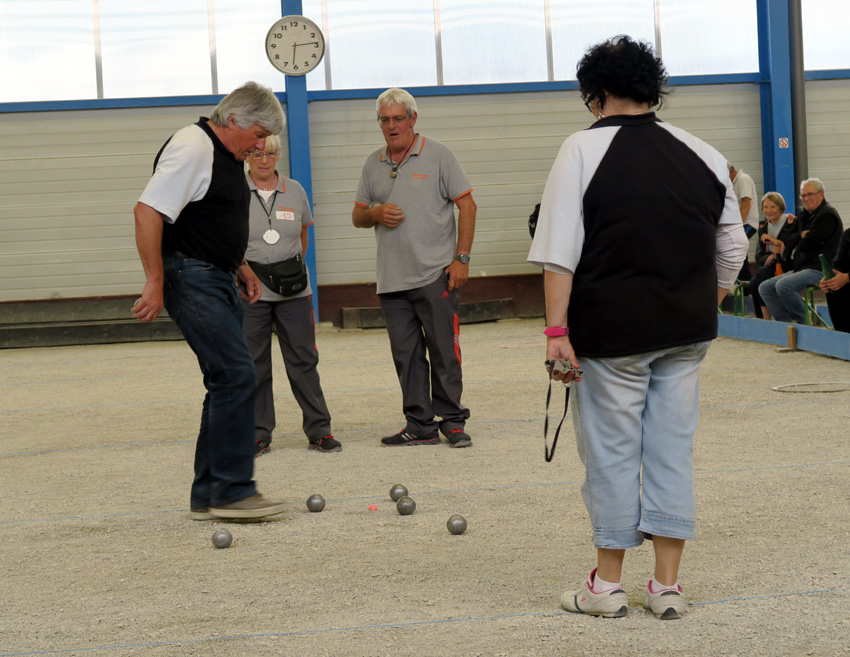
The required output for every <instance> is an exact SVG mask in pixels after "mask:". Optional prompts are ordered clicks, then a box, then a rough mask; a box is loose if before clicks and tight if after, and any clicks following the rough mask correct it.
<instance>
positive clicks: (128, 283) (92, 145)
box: [0, 107, 285, 301]
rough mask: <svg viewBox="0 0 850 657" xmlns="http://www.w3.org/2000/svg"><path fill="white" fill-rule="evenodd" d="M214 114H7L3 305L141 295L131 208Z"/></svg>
mask: <svg viewBox="0 0 850 657" xmlns="http://www.w3.org/2000/svg"><path fill="white" fill-rule="evenodd" d="M211 109H212V108H211V107H178V108H150V109H144V108H133V109H124V110H91V111H73V112H47V113H34V114H0V278H2V280H3V286H2V291H0V301H21V300H34V299H50V298H77V297H99V296H112V295H122V294H134V293H137V292H140V291H141V288H142V285H143V284H144V275H143V273H142V267H141V263H140V262H139V257H138V254H137V252H136V244H135V237H134V224H133V206H134V205H135V204H136V201H137V200H138V198H139V196H140V195H141V192H142V189H143V188H144V186H145V184H146V183H147V181H148V179H149V178H150V174H151V169H152V166H153V160H154V157H155V156H156V153H157V152H158V151H159V149H160V147H161V146H162V144H163V143H164V142H165V140H166V139H168V137H170V136H171V135H172V134H174V132H176V131H177V130H179V129H180V128H182V127H184V126H186V125H189V124H191V123H193V122H195V121H197V120H198V117H199V116H201V115H208V114H209V111H210V110H211ZM284 162H285V160H284Z"/></svg>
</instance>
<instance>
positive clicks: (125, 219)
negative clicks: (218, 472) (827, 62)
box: [0, 84, 850, 301]
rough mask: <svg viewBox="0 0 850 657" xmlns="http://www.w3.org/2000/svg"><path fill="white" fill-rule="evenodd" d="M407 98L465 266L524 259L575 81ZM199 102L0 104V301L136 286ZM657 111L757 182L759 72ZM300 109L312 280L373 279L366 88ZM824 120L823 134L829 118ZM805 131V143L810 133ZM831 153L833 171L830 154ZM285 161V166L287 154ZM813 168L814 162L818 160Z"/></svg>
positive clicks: (572, 120) (377, 140) (570, 116)
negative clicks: (306, 122) (469, 256)
mask: <svg viewBox="0 0 850 657" xmlns="http://www.w3.org/2000/svg"><path fill="white" fill-rule="evenodd" d="M847 88H848V85H846V84H845V85H843V86H841V87H840V88H838V89H833V88H831V87H828V85H826V86H825V87H824V88H823V90H822V91H821V89H818V90H817V92H816V93H810V97H809V102H810V106H811V105H813V104H816V100H815V97H816V96H817V95H818V94H819V93H824V94H827V92H828V93H837V94H839V96H840V97H841V98H842V99H847V98H848V96H850V92H848V91H847ZM417 102H418V105H419V120H418V122H417V126H416V127H417V130H419V131H420V132H422V133H423V134H424V135H426V136H427V137H431V138H433V139H436V140H438V141H442V142H443V143H445V144H446V145H447V146H448V147H449V148H451V149H452V150H453V151H454V153H455V154H456V155H457V157H458V159H459V160H460V162H461V164H462V165H463V167H464V169H465V170H466V172H467V175H468V176H469V178H470V180H471V181H472V184H473V186H474V188H475V191H474V197H475V199H476V201H477V203H478V207H479V209H478V226H477V231H476V238H475V244H474V247H473V266H472V267H471V274H472V275H473V276H485V275H486V276H495V275H505V274H519V273H530V272H534V271H535V269H534V268H533V267H530V266H529V265H527V264H526V263H525V257H526V255H527V253H528V246H529V237H528V229H527V218H528V215H529V213H530V212H531V210H532V208H533V206H534V204H535V203H536V202H537V200H538V199H539V197H540V195H541V193H542V190H543V186H544V184H545V182H546V177H547V175H548V172H549V168H550V166H551V164H552V161H553V160H554V158H555V155H556V154H557V152H558V149H559V148H560V145H561V142H562V141H563V140H564V138H565V137H566V136H567V135H569V134H570V133H572V132H574V131H576V130H580V129H582V128H584V127H586V126H587V125H589V123H590V121H591V120H592V117H591V116H590V114H589V113H588V112H587V110H586V109H585V108H584V106H583V105H582V103H581V102H580V100H579V99H578V94H577V92H539V93H518V94H499V95H485V96H479V95H470V96H442V97H423V98H421V99H418V101H417ZM209 110H210V108H203V107H201V108H195V107H190V108H151V109H145V108H134V109H127V110H91V111H73V112H47V113H34V114H5V115H0V276H2V280H3V286H2V290H0V301H16V300H35V299H49V298H71V297H95V296H110V295H130V294H135V293H137V292H138V291H139V290H140V289H141V285H142V282H143V280H144V278H143V275H142V270H141V265H140V263H139V260H138V256H137V254H136V248H135V242H134V237H133V206H134V205H135V203H136V200H137V199H138V197H139V195H140V193H141V190H142V188H143V187H144V185H145V183H146V182H147V179H148V177H149V175H150V170H151V165H152V162H153V157H154V156H155V154H156V152H157V151H158V150H159V148H160V146H161V145H162V143H163V141H164V140H165V139H167V138H168V137H169V136H170V135H171V134H172V133H173V132H175V131H176V130H178V129H179V128H181V127H183V126H185V125H188V124H189V123H192V122H194V121H196V120H197V118H198V116H199V115H201V114H206V113H208V112H209ZM661 116H662V117H663V118H664V119H665V120H668V121H670V122H671V123H674V124H676V125H678V126H680V127H682V128H685V129H687V130H689V131H691V132H693V133H694V134H696V135H697V136H699V137H701V138H703V139H705V140H706V141H708V142H709V143H711V144H712V145H714V146H715V147H717V148H718V149H719V150H720V151H721V152H723V153H724V154H725V155H726V156H727V157H728V158H729V159H730V160H732V161H733V162H735V163H736V165H737V166H739V167H741V168H743V169H745V170H746V171H747V172H748V173H749V174H750V175H752V176H753V178H754V179H755V181H756V185H757V187H758V189H759V191H760V192H761V190H762V167H761V136H760V135H761V133H760V127H759V126H760V110H759V96H758V88H757V86H756V85H718V86H705V87H680V88H677V89H676V90H675V92H674V93H673V94H672V95H671V96H670V98H669V99H668V101H667V102H666V104H665V107H664V109H663V110H662V111H661ZM814 118H815V115H814V113H812V116H810V120H811V119H814ZM310 121H311V135H310V139H311V146H312V158H313V196H314V198H313V200H314V204H315V215H316V226H315V235H316V248H317V270H318V272H317V274H318V282H319V284H320V285H331V284H338V283H362V282H370V281H374V257H375V247H374V236H373V234H372V231H367V230H359V229H355V228H354V227H353V226H352V225H351V210H352V208H353V203H354V193H355V190H356V187H357V183H358V180H359V178H360V168H361V166H362V164H363V161H364V159H365V158H366V156H367V155H368V154H369V153H370V152H372V151H373V150H375V149H377V148H379V147H380V146H381V145H382V143H383V138H382V136H381V132H380V129H379V127H378V124H377V122H376V121H375V109H374V101H372V100H342V101H322V102H314V103H312V104H311V105H310ZM847 123H848V124H850V121H848V122H847ZM818 129H820V128H818ZM824 130H825V131H826V133H827V136H826V137H825V138H824V140H825V141H829V139H828V133H829V128H824ZM846 132H847V130H845V134H844V142H842V143H843V144H844V145H845V146H846V140H847V136H846ZM810 140H811V141H810V148H811V149H812V151H813V152H814V151H815V148H814V147H813V142H814V141H815V139H814V138H813V137H810ZM284 143H285V140H284ZM830 147H831V146H824V148H830ZM845 150H846V149H845ZM818 153H820V149H818ZM824 157H827V156H824ZM833 157H834V159H835V162H834V163H833V165H834V166H833V170H835V171H836V174H837V175H838V170H839V169H838V166H837V160H838V159H840V155H839V154H838V153H837V152H836V154H835V155H834V156H833ZM827 159H828V158H827ZM283 162H284V166H286V165H285V162H286V158H285V157H284V160H283ZM635 165H636V166H639V165H640V163H639V162H636V163H635ZM844 167H845V169H846V165H844ZM811 170H812V172H813V175H814V172H815V171H817V168H816V167H815V166H813V167H812V169H811ZM845 173H846V171H844V170H841V176H842V178H841V182H839V181H838V180H836V181H835V183H832V181H831V179H830V178H829V177H828V176H827V177H825V178H824V180H825V181H829V182H828V183H827V184H828V186H829V188H830V190H831V189H832V185H833V184H834V185H835V187H836V191H835V192H831V193H830V199H831V200H833V201H835V202H836V203H838V204H839V209H840V201H839V199H840V198H842V197H841V196H840V194H839V193H838V189H837V188H838V187H839V185H840V184H843V187H844V188H848V187H850V185H848V182H847V179H846V176H844V175H843V174H845ZM847 214H850V211H848V213H847Z"/></svg>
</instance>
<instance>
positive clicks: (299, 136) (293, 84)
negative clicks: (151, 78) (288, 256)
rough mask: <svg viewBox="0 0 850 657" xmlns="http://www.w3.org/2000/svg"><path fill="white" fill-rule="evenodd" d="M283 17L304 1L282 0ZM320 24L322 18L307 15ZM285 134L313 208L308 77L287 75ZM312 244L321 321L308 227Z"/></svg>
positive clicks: (296, 175)
mask: <svg viewBox="0 0 850 657" xmlns="http://www.w3.org/2000/svg"><path fill="white" fill-rule="evenodd" d="M281 11H282V12H283V13H282V15H283V16H291V15H293V14H294V15H299V16H300V15H302V14H301V11H302V9H301V0H281ZM307 18H312V19H313V20H314V21H315V22H316V23H318V24H319V25H321V24H322V17H321V16H319V17H318V19H317V17H314V16H308V17H307ZM286 115H287V116H286V118H287V122H286V135H287V140H288V141H287V143H288V145H289V175H290V177H291V178H293V179H295V180H297V181H298V182H300V183H301V185H302V187H304V191H305V192H307V199H308V200H309V201H310V207H311V208H312V207H313V175H312V172H311V168H310V118H309V116H308V112H307V76H305V75H302V76H299V77H290V76H288V75H287V76H286ZM309 235H310V246H309V247H307V253H305V254H304V261H305V262H306V263H307V268H308V269H309V270H310V287H311V288H313V312H314V313H315V315H316V321H319V290H318V287H317V285H316V233H315V231H314V230H313V226H310V228H309Z"/></svg>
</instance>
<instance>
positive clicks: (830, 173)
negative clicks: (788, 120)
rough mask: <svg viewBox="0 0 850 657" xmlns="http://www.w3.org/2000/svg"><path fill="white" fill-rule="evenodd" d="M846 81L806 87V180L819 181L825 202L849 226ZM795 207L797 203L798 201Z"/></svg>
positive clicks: (849, 93)
mask: <svg viewBox="0 0 850 657" xmlns="http://www.w3.org/2000/svg"><path fill="white" fill-rule="evenodd" d="M848 108H850V80H823V81H813V82H807V83H806V119H807V121H808V130H807V133H808V140H809V176H808V177H809V178H820V179H821V180H822V181H823V184H824V187H825V188H826V194H825V198H826V199H827V200H828V201H829V202H830V203H831V204H832V205H834V206H835V208H836V209H837V210H838V213H839V214H840V215H841V218H842V219H843V220H844V225H845V226H850V117H848ZM798 203H799V201H798Z"/></svg>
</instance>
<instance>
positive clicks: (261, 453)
mask: <svg viewBox="0 0 850 657" xmlns="http://www.w3.org/2000/svg"><path fill="white" fill-rule="evenodd" d="M270 451H272V450H271V448H268V449H263V450H260V451H259V452H257V453H256V454H254V458H255V459H256V458H260V457H261V456H262V455H263V454H268V453H269V452H270Z"/></svg>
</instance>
